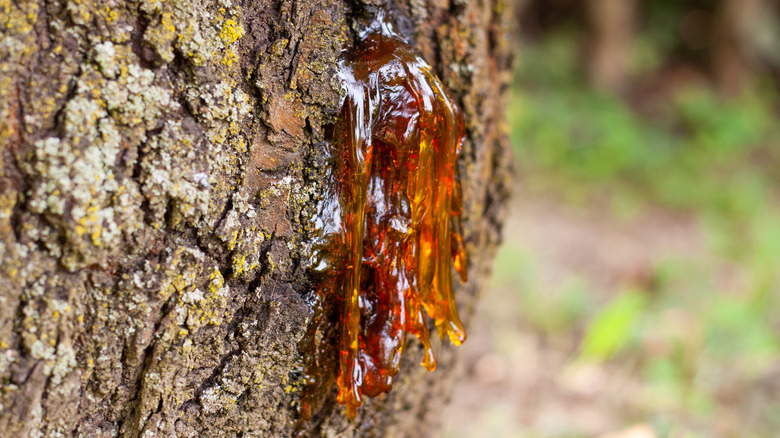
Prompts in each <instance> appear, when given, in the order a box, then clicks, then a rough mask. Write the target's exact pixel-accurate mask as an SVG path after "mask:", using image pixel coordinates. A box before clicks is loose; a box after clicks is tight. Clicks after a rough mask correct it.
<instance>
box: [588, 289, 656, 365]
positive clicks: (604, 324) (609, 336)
mask: <svg viewBox="0 0 780 438" xmlns="http://www.w3.org/2000/svg"><path fill="white" fill-rule="evenodd" d="M645 303H646V299H645V296H644V295H643V294H642V293H641V292H637V291H627V292H625V293H622V294H620V295H618V296H616V297H615V298H614V299H612V301H610V302H609V303H608V304H607V305H605V306H604V307H602V308H601V309H600V310H599V311H598V313H597V314H596V316H595V317H594V318H593V321H591V323H590V324H589V326H588V329H587V331H586V332H585V337H584V338H583V340H582V347H581V348H582V350H581V351H580V357H581V358H582V359H585V360H606V359H609V358H611V357H613V356H614V355H615V354H616V353H618V352H620V351H621V350H622V349H623V348H625V347H626V346H627V345H628V343H629V341H630V340H631V337H632V335H633V334H634V332H635V327H636V324H637V321H638V320H639V317H640V316H641V315H642V310H643V309H644V307H645Z"/></svg>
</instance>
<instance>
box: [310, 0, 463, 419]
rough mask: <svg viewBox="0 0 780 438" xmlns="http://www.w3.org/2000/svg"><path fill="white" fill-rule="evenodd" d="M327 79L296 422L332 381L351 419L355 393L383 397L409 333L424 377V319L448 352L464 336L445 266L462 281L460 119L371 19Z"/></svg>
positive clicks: (414, 55) (427, 350) (419, 63)
mask: <svg viewBox="0 0 780 438" xmlns="http://www.w3.org/2000/svg"><path fill="white" fill-rule="evenodd" d="M338 75H339V79H340V81H341V84H342V87H343V90H344V98H343V99H344V100H343V106H342V109H341V113H340V114H339V116H338V118H337V120H336V122H335V123H334V124H333V125H331V126H330V127H329V128H328V132H327V137H328V144H327V151H326V152H325V153H326V155H327V156H328V157H329V166H330V172H329V173H328V175H327V176H326V180H325V181H323V182H324V185H325V186H326V187H328V189H327V193H326V194H325V196H324V197H323V199H322V200H321V201H320V203H319V206H318V209H319V210H318V216H317V219H316V224H315V226H316V229H317V230H316V231H317V233H316V236H315V239H314V250H313V253H312V254H313V255H312V258H311V260H310V266H311V270H312V277H313V278H314V281H315V283H316V284H315V289H316V297H313V298H312V300H313V302H312V304H313V306H314V308H315V315H314V318H313V321H312V323H311V325H310V327H309V331H308V335H307V336H306V338H305V339H304V341H303V342H304V345H303V348H304V350H305V351H307V354H309V364H308V369H307V379H308V386H309V389H308V390H307V393H306V394H304V397H303V416H304V417H309V416H311V414H312V409H313V403H315V402H316V400H318V399H319V398H321V397H322V396H323V395H324V394H325V393H327V390H328V389H329V388H330V387H331V386H330V385H332V384H333V380H334V379H335V380H336V383H337V385H338V396H337V400H338V402H339V403H341V404H343V405H345V406H346V409H347V415H348V416H349V417H350V418H354V415H355V413H356V409H357V408H358V407H359V406H360V405H361V404H362V401H363V396H370V397H374V396H377V395H379V394H382V393H386V392H389V391H390V390H391V389H392V386H393V379H394V377H395V375H396V374H397V372H398V368H399V365H400V360H401V355H402V353H403V351H404V349H405V346H406V338H407V335H408V334H412V335H414V336H416V337H417V338H418V339H419V340H420V342H421V343H422V345H423V347H424V357H423V360H422V365H423V366H425V367H426V368H427V369H428V370H433V369H434V368H435V367H436V359H435V357H434V354H433V350H432V348H431V342H430V338H429V333H428V324H427V319H426V318H425V316H424V313H425V314H427V315H428V316H429V317H430V318H431V319H433V321H434V323H435V325H436V328H437V331H438V334H439V336H440V337H442V338H443V337H444V336H445V334H446V335H447V336H448V337H449V339H450V341H451V342H452V343H454V344H456V345H460V344H461V343H462V342H463V341H464V340H465V338H466V332H465V330H464V328H463V325H462V323H461V321H460V318H459V317H458V311H457V309H456V307H455V302H454V300H453V279H452V266H453V264H454V267H455V270H456V271H457V272H458V274H459V275H460V278H461V279H462V281H466V270H467V269H466V253H465V250H464V245H463V236H462V231H461V223H460V222H461V188H460V181H459V176H458V165H457V159H458V154H459V152H460V145H461V141H462V137H463V134H464V122H463V115H462V113H461V111H460V109H459V108H458V106H457V105H456V104H455V102H454V101H453V99H452V98H451V97H450V96H449V94H448V92H447V90H446V89H445V87H444V85H443V84H442V83H441V81H440V80H439V79H438V78H437V77H436V75H435V74H434V73H433V70H432V68H431V66H430V65H429V64H428V63H427V62H425V60H423V59H422V56H421V55H420V53H419V52H418V51H417V50H415V49H414V48H412V47H411V46H409V44H407V43H406V41H405V40H404V39H403V38H402V37H401V36H400V35H399V34H398V33H396V31H395V30H394V29H393V26H392V25H391V23H390V22H389V21H388V20H387V19H386V18H385V14H384V13H382V12H379V13H377V15H376V18H375V19H374V21H373V22H371V23H370V24H369V25H368V26H367V28H366V29H365V30H364V31H362V32H361V33H360V34H359V37H358V40H357V43H356V46H355V47H354V48H351V49H349V50H346V51H344V52H342V55H341V57H340V60H339V70H338ZM334 344H335V347H336V348H335V349H334V348H333V347H334ZM334 350H336V351H334Z"/></svg>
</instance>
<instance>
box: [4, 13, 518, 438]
mask: <svg viewBox="0 0 780 438" xmlns="http://www.w3.org/2000/svg"><path fill="white" fill-rule="evenodd" d="M366 3H370V2H366ZM374 3H376V2H374ZM362 7H364V4H363V3H359V2H344V1H338V0H335V1H334V0H328V1H324V2H314V1H301V0H298V1H295V0H279V1H264V0H259V1H258V0H255V1H248V0H246V1H240V0H220V1H205V0H200V1H198V0H189V1H188V0H174V1H161V0H140V1H121V0H106V1H99V2H93V1H84V0H29V1H15V0H0V29H2V30H0V172H1V173H0V303H1V305H0V386H1V387H2V391H1V392H0V430H2V431H3V433H2V434H3V436H10V437H17V436H18V437H23V436H25V437H26V436H47V437H48V436H84V437H104V436H105V437H115V436H127V437H140V436H182V437H201V436H244V437H250V436H291V435H293V434H294V431H295V428H296V425H300V424H301V423H300V422H298V420H299V419H298V400H299V397H300V393H301V390H302V385H301V382H300V381H299V376H300V370H301V368H302V364H301V357H302V355H301V352H299V350H298V341H299V340H300V339H301V337H302V335H303V334H304V331H305V329H306V325H307V321H308V318H309V316H310V314H311V309H310V308H309V306H308V305H307V301H306V297H307V296H310V294H311V293H312V291H311V286H310V284H309V283H308V281H307V274H306V270H305V269H304V268H303V265H304V264H303V259H304V257H305V256H306V243H307V236H308V235H309V233H310V232H311V224H310V220H311V217H312V214H313V207H314V201H315V199H316V196H317V194H318V193H320V192H321V187H320V186H319V181H317V180H316V179H315V178H312V177H311V175H312V174H311V173H310V172H309V169H311V168H312V167H313V166H315V165H316V163H313V162H312V160H313V156H314V154H312V153H311V151H312V150H313V149H314V148H315V147H317V145H318V144H319V143H321V142H322V141H323V126H324V125H325V124H327V123H328V122H329V121H331V120H332V119H333V116H334V114H335V113H336V111H337V110H338V107H339V105H340V100H339V93H340V89H339V85H338V83H337V82H336V81H335V79H334V78H335V67H336V60H337V57H338V54H339V52H340V50H341V49H342V46H344V45H346V46H348V45H349V43H350V41H351V38H353V36H352V34H353V32H352V31H351V23H352V21H353V20H354V17H355V16H356V14H359V11H360V10H361V8H362ZM389 7H390V9H391V11H392V15H393V16H394V17H395V19H396V22H397V24H398V25H399V27H400V29H401V30H402V32H404V33H405V34H406V36H407V37H408V38H410V39H411V40H413V44H414V45H416V46H417V47H418V48H419V49H420V50H421V52H422V53H423V55H424V57H425V58H426V59H427V60H428V62H430V63H431V64H432V65H434V67H435V68H436V71H437V72H438V74H439V76H440V77H441V79H442V81H443V82H444V83H445V84H446V85H448V86H449V87H450V89H451V91H452V94H453V96H454V97H455V98H456V99H457V101H458V102H459V103H460V105H461V106H462V108H463V109H464V113H465V115H466V120H467V129H468V134H467V138H466V143H465V145H464V151H463V155H462V158H461V160H462V163H461V164H462V168H463V169H464V170H465V174H464V175H463V179H464V201H465V202H464V203H465V211H464V221H465V223H464V226H465V234H466V242H467V249H468V253H469V255H470V256H471V266H470V269H469V277H470V280H469V282H468V283H467V284H465V285H459V287H458V290H457V291H456V296H457V297H458V300H459V302H458V305H459V307H460V309H461V311H462V313H463V314H464V316H465V319H466V321H468V319H469V315H470V314H471V311H472V309H473V306H474V303H475V299H476V297H477V295H478V292H479V290H480V289H481V287H482V286H483V285H484V282H485V278H486V275H487V274H488V272H489V270H490V262H491V259H492V256H493V252H494V249H495V247H496V245H497V244H498V242H499V238H500V228H501V221H502V212H503V205H504V200H505V198H506V196H507V193H506V190H507V184H506V181H507V175H508V167H509V164H510V162H511V158H510V156H511V155H510V151H509V148H508V147H507V138H506V133H505V130H504V129H503V128H502V122H503V96H504V92H505V91H506V89H507V87H508V83H509V67H510V65H509V64H510V62H509V47H508V46H507V43H506V42H505V41H507V39H506V38H505V35H504V33H505V32H506V31H507V23H506V22H505V20H506V19H507V17H511V14H507V13H505V11H504V9H505V8H506V7H507V3H506V1H505V0H483V1H476V2H467V1H462V0H454V1H451V2H450V1H446V0H445V1H441V0H401V1H398V2H396V3H394V4H392V5H390V6H389ZM418 347H419V345H418V344H416V343H412V344H411V345H410V347H409V351H407V352H406V354H405V358H404V363H403V365H402V370H401V372H400V373H399V377H398V381H397V384H396V387H395V389H394V390H393V392H392V393H390V394H389V395H386V396H381V397H378V398H376V399H373V400H370V401H369V402H368V403H367V406H364V408H362V409H361V410H360V411H359V412H358V417H357V419H356V420H355V422H354V423H350V422H348V421H347V420H346V419H345V418H344V416H343V409H342V407H341V406H340V405H338V404H336V403H335V397H330V398H329V399H327V400H325V402H324V407H323V409H322V410H320V411H319V413H318V414H317V415H315V417H314V418H313V419H312V420H311V421H310V422H307V423H306V424H305V425H306V428H305V433H304V434H305V435H311V436H335V435H337V434H339V433H342V432H346V433H344V434H343V435H340V436H423V435H424V434H426V433H432V432H435V427H436V425H437V420H436V416H437V414H438V413H439V412H440V411H441V407H442V404H443V403H444V402H445V400H446V398H447V397H448V394H449V390H450V388H451V387H452V385H454V384H456V382H455V380H456V375H455V371H454V370H455V368H454V366H453V365H454V363H455V358H456V354H455V351H456V350H455V349H454V348H452V347H450V346H448V345H443V346H442V347H441V349H440V350H441V351H440V352H439V369H438V370H436V371H435V372H434V373H427V372H426V371H425V370H424V369H423V368H422V367H420V366H418V365H417V362H419V360H420V358H421V351H420V349H419V348H418ZM334 394H335V392H334Z"/></svg>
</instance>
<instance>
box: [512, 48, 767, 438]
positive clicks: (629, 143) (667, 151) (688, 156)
mask: <svg viewBox="0 0 780 438" xmlns="http://www.w3.org/2000/svg"><path fill="white" fill-rule="evenodd" d="M640 52H641V51H640ZM640 55H643V56H644V58H643V59H644V60H640V62H644V63H646V64H652V63H653V61H652V59H653V55H652V53H651V51H650V52H642V53H640ZM520 64H521V67H520V69H519V70H518V72H517V77H516V87H515V90H514V96H513V99H511V100H510V105H509V108H508V115H509V122H510V126H511V129H512V131H511V135H512V140H513V143H514V145H515V146H514V147H515V153H516V157H517V162H518V172H519V174H520V175H521V176H522V180H523V184H524V185H525V186H526V187H527V190H531V191H534V192H538V193H544V194H547V195H549V196H553V197H560V198H561V199H564V200H565V201H566V202H567V203H569V204H572V205H588V204H590V203H598V204H605V205H608V206H609V207H610V208H609V209H608V211H607V212H605V213H604V214H605V215H609V216H614V217H626V216H629V217H630V216H633V215H641V214H643V211H645V209H646V207H647V206H649V205H652V206H654V207H657V208H662V209H666V210H671V211H675V212H680V213H681V214H685V215H689V216H691V217H693V218H694V220H695V221H696V222H697V223H698V224H700V226H701V229H702V232H703V234H704V236H705V237H706V241H705V248H704V253H703V254H701V256H702V257H701V258H700V259H693V260H686V261H680V260H672V261H665V262H659V263H658V265H657V266H652V267H651V271H652V276H653V281H652V285H647V287H646V288H645V289H646V290H643V289H642V288H640V289H637V288H636V285H624V286H621V287H620V288H619V290H618V293H617V294H613V295H611V296H609V297H607V298H605V299H601V298H594V297H603V293H602V292H601V291H592V290H588V289H587V285H586V282H584V281H582V279H579V278H576V277H575V276H572V278H570V279H567V280H566V282H565V283H566V284H569V285H572V287H563V288H560V290H556V291H549V292H545V293H544V294H541V293H540V292H539V291H538V290H537V289H536V288H535V285H536V284H537V283H536V282H535V281H536V280H535V279H534V271H535V270H536V267H535V266H534V260H533V258H532V257H530V256H528V255H527V254H525V253H524V252H523V249H522V246H521V244H520V245H516V246H512V245H511V244H510V245H507V246H506V247H505V248H504V249H503V250H502V251H501V253H500V254H499V258H498V260H497V265H496V283H497V284H499V285H504V286H505V287H509V286H510V285H511V287H512V288H513V289H514V290H515V291H516V294H517V303H516V306H517V307H518V308H519V309H520V310H519V312H520V314H521V315H522V316H523V318H524V320H525V321H526V323H528V324H530V326H531V327H533V329H534V330H536V331H538V332H539V333H543V334H544V335H545V336H558V337H572V338H576V339H577V340H578V341H581V342H580V343H579V348H578V350H577V352H576V354H577V358H576V360H578V361H579V360H587V361H591V362H596V363H610V364H613V365H617V366H623V365H625V366H626V367H630V368H631V370H632V371H631V372H632V373H634V374H636V375H637V376H638V378H639V379H640V380H641V385H640V389H639V392H638V393H637V394H636V397H637V400H635V403H634V404H633V406H632V407H631V409H630V410H631V412H633V415H634V418H640V419H643V420H646V421H649V422H650V423H651V424H653V426H654V427H655V429H656V431H657V432H658V433H659V436H739V437H749V436H756V437H758V436H774V435H775V433H776V431H777V430H780V398H778V395H777V394H776V392H777V391H775V390H773V388H774V386H773V385H770V384H769V382H772V381H773V380H776V377H777V374H778V368H779V365H778V364H779V363H780V339H779V338H778V328H780V316H778V314H777V312H775V311H774V309H776V308H777V305H778V301H779V294H778V287H780V278H778V267H780V206H779V204H778V202H777V199H778V197H777V195H778V190H777V187H778V180H779V178H778V175H779V174H778V166H777V164H776V163H777V162H778V158H780V156H779V155H778V151H780V150H779V149H778V146H779V145H778V144H777V143H778V139H780V136H779V135H778V134H780V129H779V128H778V126H777V124H776V123H775V119H776V108H775V106H776V102H777V95H776V93H775V91H774V90H773V89H772V88H771V87H769V86H767V85H765V84H756V86H755V87H754V88H753V89H752V90H751V91H749V92H747V93H745V94H744V95H743V96H742V97H741V98H739V99H736V100H730V101H728V100H724V99H722V98H720V97H719V96H717V95H716V94H714V93H713V92H712V91H710V90H709V89H707V88H706V87H704V86H702V87H683V88H680V89H677V90H672V91H669V92H668V96H664V97H662V98H658V96H652V95H648V96H641V95H640V96H636V97H635V98H634V99H635V100H637V101H638V102H639V104H636V103H634V104H633V105H629V104H628V103H626V102H625V101H623V100H621V99H619V98H617V97H615V96H612V95H608V94H603V93H600V92H598V91H595V90H593V89H591V88H589V87H588V86H587V85H586V84H585V82H584V81H583V79H582V78H581V74H580V73H579V70H578V67H577V53H576V48H575V44H574V39H573V38H571V37H569V36H567V35H557V36H555V35H554V36H551V37H548V38H547V39H546V40H545V41H544V42H543V43H542V44H539V45H537V46H529V47H527V48H526V50H524V52H523V54H522V62H521V63H520ZM646 99H657V100H658V101H659V102H660V104H656V105H652V110H650V111H649V112H648V113H642V112H641V111H642V110H641V108H642V107H643V105H642V103H643V102H644V100H646ZM637 107H638V108H640V109H636V108H637ZM509 232H511V230H510V231H509ZM713 260H715V261H714V262H713ZM723 266H727V267H728V268H729V269H733V270H735V271H736V272H738V273H739V277H740V278H741V279H742V281H740V282H739V284H738V285H737V286H734V285H732V284H728V285H724V284H722V282H719V281H718V278H719V274H720V272H718V270H719V269H722V268H723ZM726 413H728V415H730V416H735V417H736V418H737V420H736V423H737V426H732V428H731V429H729V428H725V429H718V428H717V427H716V426H715V425H714V424H715V423H716V422H717V421H716V420H718V417H719V416H722V415H724V414H726ZM734 428H736V429H737V432H734V430H733V429H734ZM723 430H726V432H723Z"/></svg>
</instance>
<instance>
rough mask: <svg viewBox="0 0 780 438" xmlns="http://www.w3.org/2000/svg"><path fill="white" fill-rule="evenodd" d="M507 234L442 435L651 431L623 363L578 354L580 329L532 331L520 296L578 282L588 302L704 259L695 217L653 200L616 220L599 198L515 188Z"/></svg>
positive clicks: (622, 435)
mask: <svg viewBox="0 0 780 438" xmlns="http://www.w3.org/2000/svg"><path fill="white" fill-rule="evenodd" d="M504 238H505V243H504V247H503V248H502V250H501V253H500V255H499V257H498V260H497V262H496V268H495V272H494V281H493V286H492V287H491V288H489V290H487V291H486V292H485V295H484V296H483V297H482V299H481V302H480V306H481V307H480V308H479V309H478V311H477V312H478V313H477V317H476V318H475V321H476V323H475V324H474V325H473V326H472V327H470V330H469V335H470V338H469V339H468V341H467V342H466V343H465V344H464V346H463V347H462V348H463V351H462V354H463V356H462V360H461V366H463V367H464V370H463V371H464V375H465V377H464V379H463V381H461V382H460V383H459V384H458V386H457V387H456V388H455V391H454V394H453V399H452V402H451V404H450V406H449V408H448V409H447V411H446V413H445V418H444V425H445V426H444V432H443V437H445V438H466V437H507V438H508V437H537V436H538V437H579V436H587V437H603V438H607V437H609V438H618V437H619V438H652V437H655V436H656V434H655V432H653V429H652V428H650V427H649V426H648V425H647V424H646V420H647V419H646V418H642V417H641V416H639V415H637V410H636V409H635V406H636V404H637V400H636V399H637V397H641V395H639V394H641V393H640V391H639V388H638V387H639V382H638V381H637V376H636V375H635V369H633V367H632V366H631V364H630V363H619V364H610V363H606V364H605V363H601V364H592V363H584V362H582V361H578V360H575V358H576V355H577V350H578V345H579V341H580V340H581V335H582V333H581V332H580V333H578V332H577V331H576V330H575V331H574V332H573V333H572V332H567V333H561V334H560V335H556V334H553V335H550V331H542V330H539V329H538V327H539V326H540V324H539V322H538V321H537V322H536V323H534V322H533V321H529V316H528V315H529V312H528V311H523V309H522V308H521V306H522V305H523V303H528V299H525V300H523V299H521V298H520V297H521V296H523V294H526V296H528V294H531V296H534V295H536V294H538V301H539V303H540V304H539V305H540V306H542V307H544V306H546V305H555V303H556V301H554V300H551V301H549V303H550V304H545V302H546V301H547V300H548V295H550V294H555V293H557V292H556V291H560V290H562V289H566V288H572V287H574V288H577V287H579V288H583V289H584V290H587V291H589V292H588V294H587V295H586V300H587V301H590V303H586V304H585V306H591V307H592V306H598V305H599V304H600V303H603V302H604V301H605V300H607V299H608V298H609V297H610V296H612V295H614V294H615V293H616V292H617V291H618V290H619V289H621V288H625V287H630V286H631V285H637V286H642V287H646V286H648V283H651V282H652V281H654V279H653V274H652V266H655V265H656V264H657V263H660V262H662V261H664V260H682V259H690V258H693V257H706V254H705V251H704V250H703V244H702V239H703V237H702V235H701V232H700V229H699V226H698V225H697V223H696V222H695V221H693V220H692V219H690V218H687V217H685V216H684V215H679V214H672V213H669V212H665V211H661V210H656V211H654V210H652V209H648V210H647V211H643V212H642V214H634V215H631V216H630V217H627V218H617V217H615V216H614V214H613V213H611V212H610V210H609V209H608V208H605V207H604V206H600V205H594V204H590V205H585V204H581V205H576V206H573V205H571V203H570V202H566V201H564V200H562V199H555V198H554V197H545V196H543V195H540V194H533V193H529V191H527V190H523V188H521V187H518V188H517V189H516V190H515V195H514V200H513V205H512V211H511V213H510V216H509V219H508V221H507V224H506V228H505V234H504ZM518 279H520V280H519V281H518ZM724 280H725V279H724ZM523 289H525V290H523ZM529 289H530V290H529ZM531 313H533V312H531ZM554 313H555V312H553V314H554ZM543 325H544V322H542V326H543ZM553 333H554V330H553Z"/></svg>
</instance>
